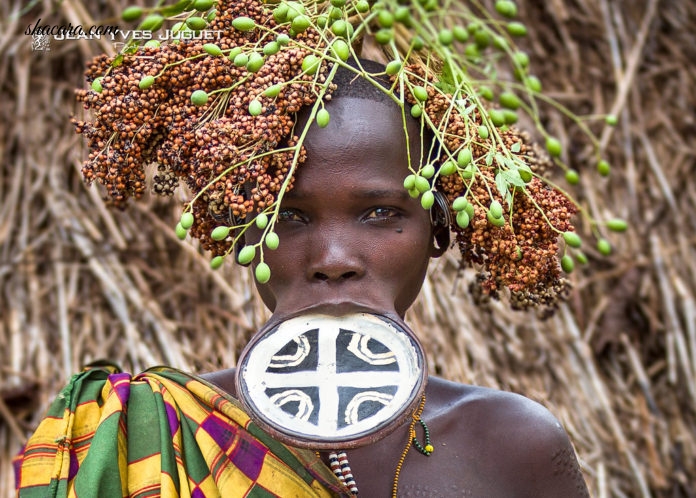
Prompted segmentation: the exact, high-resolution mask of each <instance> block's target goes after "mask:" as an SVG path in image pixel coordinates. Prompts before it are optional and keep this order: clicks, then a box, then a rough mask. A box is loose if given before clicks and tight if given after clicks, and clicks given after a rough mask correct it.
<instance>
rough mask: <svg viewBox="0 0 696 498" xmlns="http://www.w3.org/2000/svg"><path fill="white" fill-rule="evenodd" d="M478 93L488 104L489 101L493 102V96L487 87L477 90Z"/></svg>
mask: <svg viewBox="0 0 696 498" xmlns="http://www.w3.org/2000/svg"><path fill="white" fill-rule="evenodd" d="M478 93H479V95H480V96H481V97H482V98H484V99H486V100H488V101H489V102H490V101H491V100H493V98H494V97H495V96H494V95H493V90H491V89H490V88H489V87H487V86H482V87H481V88H479V91H478Z"/></svg>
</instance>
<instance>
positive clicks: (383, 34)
mask: <svg viewBox="0 0 696 498" xmlns="http://www.w3.org/2000/svg"><path fill="white" fill-rule="evenodd" d="M393 39H394V30H393V29H391V28H385V29H380V30H379V31H377V33H375V41H376V42H377V43H379V44H380V45H387V44H388V43H389V42H391V41H392V40H393Z"/></svg>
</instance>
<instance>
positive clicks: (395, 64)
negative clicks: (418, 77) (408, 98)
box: [386, 61, 401, 76]
mask: <svg viewBox="0 0 696 498" xmlns="http://www.w3.org/2000/svg"><path fill="white" fill-rule="evenodd" d="M399 71H401V62H399V61H391V62H390V63H389V64H387V69H386V73H387V74H388V75H389V76H394V75H395V74H397V73H398V72H399Z"/></svg>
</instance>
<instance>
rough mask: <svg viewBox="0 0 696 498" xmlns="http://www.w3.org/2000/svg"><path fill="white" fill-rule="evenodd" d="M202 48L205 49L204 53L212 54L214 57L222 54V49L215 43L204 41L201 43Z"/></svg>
mask: <svg viewBox="0 0 696 498" xmlns="http://www.w3.org/2000/svg"><path fill="white" fill-rule="evenodd" d="M203 50H205V53H207V54H208V55H212V56H214V57H217V56H218V55H222V49H221V48H220V47H218V46H217V45H215V44H214V43H206V44H204V45H203Z"/></svg>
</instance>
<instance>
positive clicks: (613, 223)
mask: <svg viewBox="0 0 696 498" xmlns="http://www.w3.org/2000/svg"><path fill="white" fill-rule="evenodd" d="M607 228H608V229H609V230H611V231H612V232H625V231H626V229H628V223H626V220H622V219H621V218H613V219H611V220H609V221H607Z"/></svg>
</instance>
